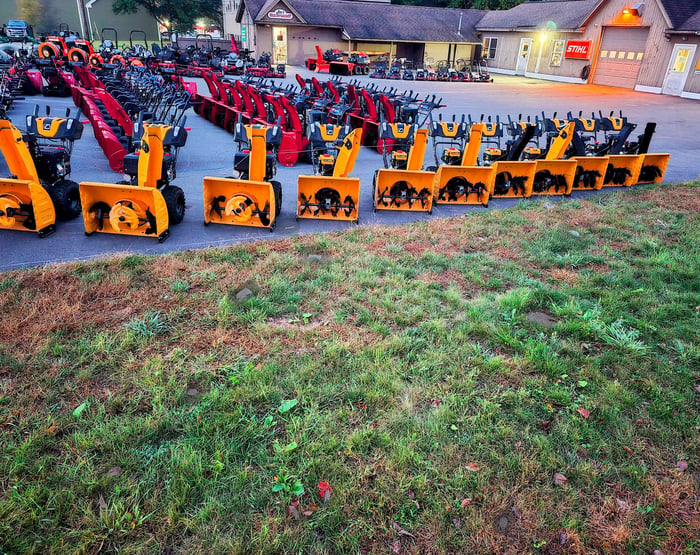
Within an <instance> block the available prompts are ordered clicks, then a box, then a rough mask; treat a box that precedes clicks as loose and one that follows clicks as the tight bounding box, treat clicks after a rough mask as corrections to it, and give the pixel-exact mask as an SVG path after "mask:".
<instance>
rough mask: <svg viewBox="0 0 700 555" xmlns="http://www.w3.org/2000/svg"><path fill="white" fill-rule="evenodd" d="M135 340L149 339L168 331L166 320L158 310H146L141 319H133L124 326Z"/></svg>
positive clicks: (168, 326)
mask: <svg viewBox="0 0 700 555" xmlns="http://www.w3.org/2000/svg"><path fill="white" fill-rule="evenodd" d="M124 327H125V328H126V329H127V330H129V331H130V332H131V333H132V334H133V335H134V337H136V338H137V339H150V338H152V337H156V336H159V335H164V334H166V333H167V332H168V331H169V330H170V325H169V324H168V321H167V319H166V318H165V316H164V315H163V313H162V312H160V311H159V310H148V311H146V314H144V316H143V317H142V318H134V319H132V320H130V321H129V322H127V323H126V324H124Z"/></svg>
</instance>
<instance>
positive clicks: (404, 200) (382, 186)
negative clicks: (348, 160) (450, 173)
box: [373, 122, 435, 214]
mask: <svg viewBox="0 0 700 555" xmlns="http://www.w3.org/2000/svg"><path fill="white" fill-rule="evenodd" d="M379 138H380V142H381V143H382V144H383V145H384V144H386V143H390V144H391V153H390V154H389V152H388V148H386V147H383V148H382V158H383V160H384V168H385V169H380V170H377V171H376V172H375V174H374V182H373V190H374V209H375V211H376V210H411V211H419V212H428V213H429V214H430V213H432V210H433V178H434V175H435V174H434V173H432V172H428V171H421V168H422V166H423V159H424V157H425V149H426V145H427V142H428V130H427V129H419V128H417V126H416V125H412V124H407V123H387V122H384V123H382V124H381V125H380V126H379ZM382 139H388V141H386V143H385V141H384V140H382Z"/></svg>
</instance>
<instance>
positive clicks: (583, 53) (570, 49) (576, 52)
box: [564, 40, 591, 60]
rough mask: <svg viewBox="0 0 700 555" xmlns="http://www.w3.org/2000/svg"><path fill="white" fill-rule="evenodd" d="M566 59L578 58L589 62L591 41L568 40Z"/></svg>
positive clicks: (565, 52)
mask: <svg viewBox="0 0 700 555" xmlns="http://www.w3.org/2000/svg"><path fill="white" fill-rule="evenodd" d="M564 57H565V58H578V59H580V60H587V59H588V58H590V57H591V41H589V40H567V41H566V50H565V51H564Z"/></svg>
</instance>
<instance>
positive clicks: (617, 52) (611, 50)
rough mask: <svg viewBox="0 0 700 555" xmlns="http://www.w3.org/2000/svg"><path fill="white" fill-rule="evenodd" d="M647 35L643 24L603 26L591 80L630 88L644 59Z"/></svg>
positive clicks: (647, 30)
mask: <svg viewBox="0 0 700 555" xmlns="http://www.w3.org/2000/svg"><path fill="white" fill-rule="evenodd" d="M648 35H649V29H648V28H646V27H626V28H624V27H606V28H605V30H604V31H603V39H602V42H601V45H600V54H599V55H598V66H597V67H596V70H595V75H594V76H593V82H594V83H596V84H598V85H610V86H612V87H622V88H625V89H633V88H634V86H635V84H636V83H637V75H638V74H639V68H640V67H641V66H642V60H643V59H644V50H645V48H646V43H647V36H648Z"/></svg>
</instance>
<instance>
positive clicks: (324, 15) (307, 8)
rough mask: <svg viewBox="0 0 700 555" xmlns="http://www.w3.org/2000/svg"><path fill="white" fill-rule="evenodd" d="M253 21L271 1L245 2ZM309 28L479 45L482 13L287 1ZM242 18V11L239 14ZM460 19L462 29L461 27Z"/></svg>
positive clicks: (380, 38)
mask: <svg viewBox="0 0 700 555" xmlns="http://www.w3.org/2000/svg"><path fill="white" fill-rule="evenodd" d="M244 3H245V4H246V7H247V9H248V11H249V12H250V14H251V16H252V17H253V19H254V20H255V21H256V22H257V21H261V20H263V19H264V18H265V15H266V12H267V10H266V7H267V6H270V2H269V0H243V2H242V3H241V6H242V5H243V4H244ZM284 4H286V5H288V6H289V8H290V9H292V10H293V11H294V13H295V14H298V16H299V17H300V19H301V20H302V21H304V22H305V24H306V25H312V26H313V25H318V26H323V27H335V28H337V29H342V30H343V31H344V33H345V35H346V36H347V37H348V38H349V39H352V40H374V41H397V42H401V41H405V42H413V41H415V42H451V43H460V42H471V43H480V42H481V39H479V38H478V37H477V36H476V30H475V26H476V23H477V22H478V21H479V20H480V19H481V18H482V17H483V16H484V14H485V13H486V12H485V11H483V10H467V9H464V10H460V9H450V8H432V7H425V6H402V5H398V4H387V3H377V2H352V1H348V0H340V1H337V2H336V1H327V0H284ZM238 13H239V14H240V15H239V16H237V20H240V19H239V17H242V13H243V12H242V8H241V9H240V10H239V12H238ZM460 19H461V27H460Z"/></svg>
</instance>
